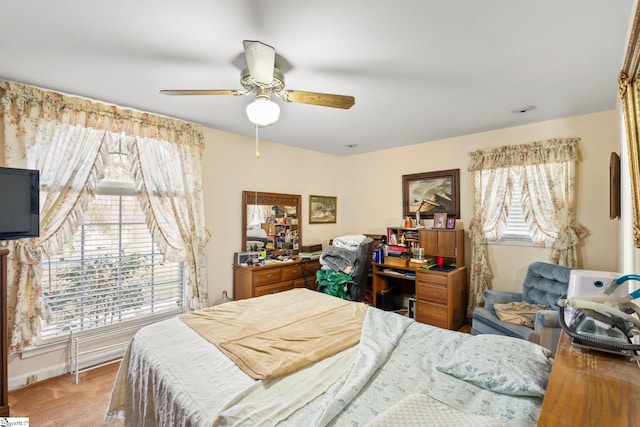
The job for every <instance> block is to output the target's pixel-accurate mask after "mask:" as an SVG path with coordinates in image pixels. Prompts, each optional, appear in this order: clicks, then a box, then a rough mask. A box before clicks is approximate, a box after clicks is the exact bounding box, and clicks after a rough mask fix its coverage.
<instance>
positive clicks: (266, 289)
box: [255, 281, 293, 297]
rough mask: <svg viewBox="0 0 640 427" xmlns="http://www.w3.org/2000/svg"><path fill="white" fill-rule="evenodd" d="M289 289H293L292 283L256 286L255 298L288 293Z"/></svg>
mask: <svg viewBox="0 0 640 427" xmlns="http://www.w3.org/2000/svg"><path fill="white" fill-rule="evenodd" d="M289 289H293V282H291V281H288V282H280V283H274V284H272V285H264V286H256V290H255V296H256V297H261V296H263V295H268V294H275V293H277V292H283V291H288V290H289Z"/></svg>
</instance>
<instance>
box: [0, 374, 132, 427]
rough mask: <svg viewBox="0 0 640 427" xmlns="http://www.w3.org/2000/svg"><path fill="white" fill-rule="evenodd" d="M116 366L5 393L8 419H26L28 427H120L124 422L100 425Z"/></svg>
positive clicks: (41, 382) (49, 380)
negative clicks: (8, 410)
mask: <svg viewBox="0 0 640 427" xmlns="http://www.w3.org/2000/svg"><path fill="white" fill-rule="evenodd" d="M119 366H120V364H119V363H112V364H109V365H106V366H102V367H100V368H96V369H93V370H91V371H87V372H83V373H81V374H80V382H79V384H75V383H74V381H75V375H71V374H67V375H62V376H59V377H55V378H50V379H47V380H44V381H39V382H37V383H35V384H32V385H29V386H25V387H22V388H20V389H16V390H12V391H10V392H9V407H10V411H11V416H12V417H27V418H29V425H31V426H32V427H48V426H67V427H96V426H109V427H115V426H123V425H124V420H113V421H109V422H107V423H105V422H103V418H104V414H105V412H106V410H107V406H108V405H109V398H110V395H111V388H112V386H113V381H114V379H115V376H116V373H117V372H118V367H119Z"/></svg>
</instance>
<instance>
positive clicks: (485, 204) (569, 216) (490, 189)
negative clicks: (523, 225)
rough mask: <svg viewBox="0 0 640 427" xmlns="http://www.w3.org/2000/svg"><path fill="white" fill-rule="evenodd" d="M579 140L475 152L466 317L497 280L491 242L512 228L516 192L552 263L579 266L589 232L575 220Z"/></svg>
mask: <svg viewBox="0 0 640 427" xmlns="http://www.w3.org/2000/svg"><path fill="white" fill-rule="evenodd" d="M579 141H580V140H579V138H565V139H551V140H547V141H540V142H533V143H530V144H524V145H511V146H503V147H499V148H495V149H491V150H479V151H475V152H472V153H471V163H470V165H469V171H470V172H472V173H473V182H472V198H473V219H472V221H471V224H470V227H469V235H470V238H471V243H472V251H471V253H472V259H471V269H470V270H471V271H470V279H471V280H470V281H471V286H470V288H469V305H468V307H467V314H468V315H471V312H472V311H473V307H475V306H476V305H479V304H480V303H481V302H482V293H483V291H484V290H485V289H490V288H491V279H492V278H493V277H492V275H491V272H490V268H489V265H488V261H487V248H486V244H487V242H488V241H492V240H498V239H500V236H501V235H502V234H503V232H504V230H505V229H506V227H507V218H508V212H509V206H510V205H511V193H512V190H513V189H514V186H516V185H517V186H519V188H520V189H521V191H522V202H523V211H524V214H525V221H526V222H527V223H528V225H529V232H530V234H531V236H532V240H533V242H534V243H536V244H537V245H538V246H541V247H547V248H551V257H550V259H551V262H553V263H555V264H559V265H566V266H569V267H574V266H575V265H576V245H577V244H578V242H579V240H580V239H581V238H583V237H584V236H586V235H587V232H588V231H587V229H586V228H585V227H584V226H583V225H582V224H580V223H579V222H578V221H577V220H576V218H575V211H574V189H575V162H576V161H577V158H578V142H579Z"/></svg>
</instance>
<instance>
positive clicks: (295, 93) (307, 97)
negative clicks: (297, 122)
mask: <svg viewBox="0 0 640 427" xmlns="http://www.w3.org/2000/svg"><path fill="white" fill-rule="evenodd" d="M278 95H279V96H280V98H282V100H283V101H287V102H300V103H302V104H312V105H320V106H322V107H332V108H342V109H345V110H348V109H349V108H351V107H352V106H353V104H355V103H356V100H355V98H354V97H353V96H348V95H333V94H330V93H317V92H304V91H300V90H281V91H280V92H278Z"/></svg>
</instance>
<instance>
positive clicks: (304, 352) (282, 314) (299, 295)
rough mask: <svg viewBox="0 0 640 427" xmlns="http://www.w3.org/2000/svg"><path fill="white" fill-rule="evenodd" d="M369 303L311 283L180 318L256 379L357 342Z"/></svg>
mask: <svg viewBox="0 0 640 427" xmlns="http://www.w3.org/2000/svg"><path fill="white" fill-rule="evenodd" d="M366 311H367V305H366V304H363V303H356V302H350V301H345V300H342V299H339V298H336V297H332V296H330V295H326V294H323V293H320V292H315V291H311V290H308V289H302V288H301V289H293V290H291V291H287V292H281V293H277V294H273V295H266V296H263V297H259V298H251V299H245V300H240V301H234V302H229V303H226V304H222V305H218V306H214V307H210V308H205V309H203V310H198V311H195V312H192V313H187V314H183V315H180V316H179V318H180V319H181V320H182V321H183V322H184V323H185V324H187V325H189V326H190V327H191V328H193V329H194V330H195V331H196V332H197V333H198V334H200V335H201V336H202V337H203V338H205V339H206V340H208V341H209V342H211V343H212V344H215V345H216V346H217V347H218V348H219V349H220V350H221V351H222V352H223V353H225V354H226V355H227V356H228V357H229V358H230V359H231V360H233V361H234V362H235V363H236V364H237V365H238V367H239V368H240V369H242V370H243V371H244V372H245V373H246V374H247V375H249V376H250V377H252V378H255V379H265V378H275V377H279V376H282V375H286V374H289V373H291V372H295V371H298V370H300V369H302V368H304V367H306V366H309V365H311V364H313V363H315V362H317V361H319V360H322V359H324V358H325V357H328V356H331V355H333V354H336V353H338V352H340V351H342V350H344V349H346V348H349V347H351V346H353V345H355V344H357V343H358V342H359V340H360V334H361V330H362V322H363V321H364V317H365V314H366Z"/></svg>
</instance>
